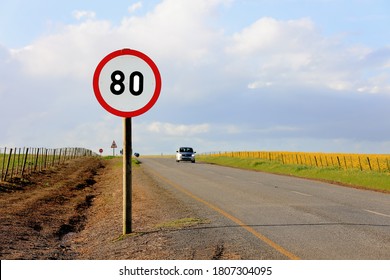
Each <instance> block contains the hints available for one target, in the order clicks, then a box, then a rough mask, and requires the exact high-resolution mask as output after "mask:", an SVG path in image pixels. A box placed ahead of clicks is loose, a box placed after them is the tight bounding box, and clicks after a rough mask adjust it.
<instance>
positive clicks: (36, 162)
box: [34, 148, 39, 171]
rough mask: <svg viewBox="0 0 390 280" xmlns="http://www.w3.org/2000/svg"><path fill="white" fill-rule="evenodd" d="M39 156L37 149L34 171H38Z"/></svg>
mask: <svg viewBox="0 0 390 280" xmlns="http://www.w3.org/2000/svg"><path fill="white" fill-rule="evenodd" d="M38 156H39V148H38V149H37V153H36V154H35V164H34V171H37V165H38Z"/></svg>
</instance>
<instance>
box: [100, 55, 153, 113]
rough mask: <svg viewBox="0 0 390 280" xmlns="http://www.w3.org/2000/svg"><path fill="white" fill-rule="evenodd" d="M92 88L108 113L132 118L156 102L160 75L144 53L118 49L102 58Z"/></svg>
mask: <svg viewBox="0 0 390 280" xmlns="http://www.w3.org/2000/svg"><path fill="white" fill-rule="evenodd" d="M93 89H94V92H95V96H96V98H97V100H98V101H99V103H100V104H101V105H102V107H103V108H105V109H106V110H107V111H109V112H110V113H112V114H114V115H117V116H120V117H135V116H138V115H141V114H143V113H145V112H146V111H148V110H149V109H150V108H151V107H152V106H153V105H154V104H155V103H156V101H157V99H158V97H159V95H160V91H161V76H160V72H159V70H158V68H157V66H156V65H155V63H154V62H153V61H152V60H151V59H150V58H149V57H148V56H146V55H145V54H143V53H141V52H139V51H135V50H130V49H124V50H118V51H115V52H112V53H110V54H109V55H107V56H106V57H105V58H103V60H102V61H101V62H100V63H99V64H98V66H97V67H96V70H95V73H94V77H93Z"/></svg>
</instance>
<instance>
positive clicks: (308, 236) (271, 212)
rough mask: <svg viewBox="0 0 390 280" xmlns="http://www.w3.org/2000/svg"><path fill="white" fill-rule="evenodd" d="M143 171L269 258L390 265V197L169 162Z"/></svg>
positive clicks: (151, 161) (146, 162)
mask: <svg viewBox="0 0 390 280" xmlns="http://www.w3.org/2000/svg"><path fill="white" fill-rule="evenodd" d="M142 166H143V167H144V168H145V170H146V171H147V172H149V173H150V174H151V175H153V176H154V177H155V178H157V179H158V180H160V181H161V182H163V183H164V185H165V187H166V188H167V189H169V190H171V191H172V193H173V194H175V195H176V196H177V197H178V198H179V199H182V200H183V201H185V202H186V203H188V204H191V205H193V207H198V208H199V209H204V210H202V211H204V214H203V215H212V217H211V220H213V219H214V220H218V221H219V226H220V227H221V228H223V227H226V234H227V235H229V234H232V238H234V239H237V240H248V242H250V244H251V245H250V250H252V251H256V246H259V248H261V250H262V253H263V254H266V255H265V256H264V255H263V257H265V258H267V259H333V260H339V259H350V260H353V259H385V260H389V259H390V195H389V194H383V193H378V192H373V191H366V190H358V189H353V188H347V187H342V186H337V185H333V184H328V183H323V182H317V181H312V180H306V179H299V178H294V177H289V176H278V175H272V174H267V173H262V172H254V171H246V170H240V169H234V168H229V167H222V166H216V165H210V164H202V163H196V164H192V163H176V162H175V160H174V159H166V158H144V159H142ZM210 213H211V214H210ZM221 221H222V223H224V224H221ZM232 229H235V231H234V235H233V233H232V232H233V231H232ZM237 229H240V231H237ZM237 232H240V233H241V234H243V236H241V237H239V236H237ZM245 236H246V237H245ZM240 238H241V239H240ZM243 238H244V239H243ZM249 239H251V240H250V241H249ZM264 248H267V249H266V250H265V249H264ZM259 250H260V249H259Z"/></svg>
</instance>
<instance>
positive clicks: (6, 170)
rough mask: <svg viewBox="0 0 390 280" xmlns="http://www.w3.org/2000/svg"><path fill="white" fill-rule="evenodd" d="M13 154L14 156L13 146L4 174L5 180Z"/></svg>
mask: <svg viewBox="0 0 390 280" xmlns="http://www.w3.org/2000/svg"><path fill="white" fill-rule="evenodd" d="M11 156H12V148H11V149H10V152H9V156H8V162H7V168H6V169H5V175H4V181H6V180H7V175H8V169H9V164H10V162H11Z"/></svg>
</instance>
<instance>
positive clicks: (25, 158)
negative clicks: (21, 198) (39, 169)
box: [22, 148, 28, 178]
mask: <svg viewBox="0 0 390 280" xmlns="http://www.w3.org/2000/svg"><path fill="white" fill-rule="evenodd" d="M27 155H28V148H27V149H26V154H25V156H24V161H23V167H22V178H23V175H24V169H25V168H26V162H27Z"/></svg>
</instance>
